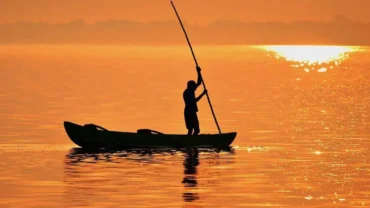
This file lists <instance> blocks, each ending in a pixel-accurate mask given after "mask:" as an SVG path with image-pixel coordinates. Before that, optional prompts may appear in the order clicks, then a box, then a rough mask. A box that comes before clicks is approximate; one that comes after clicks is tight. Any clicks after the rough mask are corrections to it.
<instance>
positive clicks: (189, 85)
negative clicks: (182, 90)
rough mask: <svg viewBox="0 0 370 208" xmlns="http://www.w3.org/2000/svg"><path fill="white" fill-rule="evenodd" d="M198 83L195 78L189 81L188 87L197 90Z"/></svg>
mask: <svg viewBox="0 0 370 208" xmlns="http://www.w3.org/2000/svg"><path fill="white" fill-rule="evenodd" d="M196 86H197V84H195V82H194V81H193V80H190V81H188V89H189V90H195V88H196Z"/></svg>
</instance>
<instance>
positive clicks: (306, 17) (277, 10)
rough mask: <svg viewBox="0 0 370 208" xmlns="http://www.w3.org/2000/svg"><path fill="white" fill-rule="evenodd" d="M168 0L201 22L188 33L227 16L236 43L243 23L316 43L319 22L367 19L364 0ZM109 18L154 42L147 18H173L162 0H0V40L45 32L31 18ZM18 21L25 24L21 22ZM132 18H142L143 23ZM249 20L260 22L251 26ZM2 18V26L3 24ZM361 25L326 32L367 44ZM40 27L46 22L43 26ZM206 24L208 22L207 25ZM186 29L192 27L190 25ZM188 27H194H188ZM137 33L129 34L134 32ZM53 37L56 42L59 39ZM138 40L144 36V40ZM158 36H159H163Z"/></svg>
mask: <svg viewBox="0 0 370 208" xmlns="http://www.w3.org/2000/svg"><path fill="white" fill-rule="evenodd" d="M174 3H175V5H176V7H177V10H178V11H179V13H180V16H181V18H182V19H183V21H184V22H186V23H187V24H189V25H190V26H188V27H191V26H198V27H202V28H201V29H203V30H202V32H200V31H201V29H199V30H198V31H196V32H193V33H197V32H198V33H203V34H208V35H209V34H211V33H212V32H213V33H214V32H216V33H219V34H222V32H221V31H224V30H225V22H229V23H230V25H231V26H233V28H230V26H226V27H227V28H228V29H231V30H230V31H231V34H235V36H237V33H238V32H240V30H241V29H240V28H237V27H241V28H243V29H242V30H243V31H241V33H240V37H236V40H238V41H239V40H240V41H239V42H240V43H242V42H247V43H253V42H256V41H251V39H250V38H249V39H248V38H245V39H243V38H242V37H241V36H245V35H247V36H248V35H250V34H246V33H247V31H246V28H249V29H251V30H252V31H251V32H252V33H258V34H260V33H265V34H264V35H262V37H261V40H258V41H257V42H263V40H262V39H268V40H272V41H270V42H272V43H274V42H276V41H275V40H273V37H269V36H268V34H267V32H269V33H272V34H274V35H281V34H280V31H281V30H284V31H285V32H283V33H284V34H287V33H289V31H290V32H291V33H292V34H293V33H296V34H297V32H301V33H298V34H300V35H302V36H309V38H307V41H303V42H302V43H311V42H312V43H315V42H317V43H321V42H322V41H324V42H325V41H327V40H328V41H327V42H328V43H332V42H333V41H331V40H329V39H331V37H321V36H322V35H323V34H324V33H325V32H327V31H324V30H323V28H325V25H323V24H326V23H327V22H333V21H335V20H338V19H339V20H340V21H339V22H341V24H342V23H343V22H344V23H345V22H346V21H347V20H349V21H352V23H353V24H357V23H358V22H360V23H367V22H370V12H368V8H370V1H369V0H201V1H200V0H174ZM338 17H339V18H338ZM112 21H120V22H121V23H120V24H119V25H120V27H121V28H124V27H127V25H125V24H122V22H130V21H132V22H136V25H135V26H133V25H132V24H131V25H130V26H131V29H132V28H134V29H133V30H138V32H137V34H140V30H142V29H141V28H146V29H144V30H146V32H147V34H150V36H151V37H150V38H149V39H150V40H149V39H147V40H146V41H148V42H153V41H154V42H155V41H156V40H157V39H155V38H153V37H155V34H152V33H151V32H149V33H148V31H151V30H153V28H154V26H157V25H155V24H153V23H156V22H158V21H165V22H166V21H167V22H168V21H173V22H175V21H177V20H176V16H175V14H174V12H173V9H172V7H171V4H170V2H169V1H168V0H140V1H136V0H135V1H133V0H104V1H101V0H99V1H97V0H63V1H55V0H53V1H51V0H33V1H29V0H0V25H1V26H3V27H2V28H3V29H2V31H1V28H0V32H2V33H4V34H3V35H1V34H0V37H1V38H3V41H2V42H1V41H0V43H4V42H9V41H10V42H11V41H13V42H22V41H23V42H27V41H28V42H32V41H34V42H37V41H39V40H40V39H42V38H41V37H40V35H39V34H40V33H45V30H46V29H45V28H44V29H43V30H41V29H40V25H38V26H37V28H35V24H36V23H44V24H58V25H61V26H60V27H61V28H65V24H67V25H70V23H71V22H72V24H74V23H76V22H83V23H84V24H90V25H91V24H96V23H97V22H98V23H99V25H100V26H101V24H105V23H106V24H107V25H108V26H109V25H111V23H112ZM299 21H306V22H307V21H308V22H313V23H315V25H310V27H312V28H308V29H310V30H311V31H313V32H311V34H308V33H307V32H305V33H303V32H302V31H301V30H302V29H300V25H302V24H300V23H299ZM23 22H26V23H27V24H29V25H25V24H24V23H23ZM102 22H103V23H102ZM219 22H223V27H220V25H219V27H218V28H217V27H216V28H214V27H215V25H217V24H219ZM297 22H298V23H297ZM138 23H145V25H142V24H138ZM239 23H243V24H244V25H240V24H239ZM255 23H258V24H261V25H260V26H256V25H255ZM4 24H5V25H6V26H4ZM63 24H64V25H63ZM251 24H252V25H251ZM282 24H292V25H290V26H289V27H288V28H287V26H286V25H282ZM9 25H13V27H11V28H9ZM77 25H78V24H77ZM148 25H152V26H153V27H152V26H150V27H149V26H148ZM303 25H306V24H303ZM80 26H81V28H83V27H85V28H86V26H84V25H83V24H82V25H81V24H80ZM367 26H369V24H364V25H358V24H357V25H349V24H346V25H345V26H343V27H342V26H338V25H336V26H330V27H329V30H330V31H329V32H328V33H330V34H335V33H336V34H339V36H340V37H335V39H336V41H334V43H337V42H338V43H339V44H340V43H343V44H350V43H351V44H352V43H356V41H357V40H358V43H359V44H369V43H367V38H366V37H365V36H368V35H369V34H368V33H369V32H370V31H369V29H368V28H367ZM45 27H46V28H48V27H49V26H45ZM60 27H59V29H55V30H54V33H55V34H54V33H53V32H51V31H48V34H50V35H54V36H58V34H59V33H57V30H62V29H61V28H60ZM166 27H173V25H172V24H168V25H167V26H163V25H162V29H163V28H165V30H163V31H162V34H163V33H172V32H173V31H174V30H171V29H169V28H166ZM210 27H212V28H211V29H210ZM270 27H275V28H276V31H269V30H271V29H270ZM14 28H16V29H14ZM261 28H264V29H261ZM351 28H357V29H355V30H353V31H350V33H351V34H349V32H348V30H352V29H351ZM176 29H178V28H176ZM190 30H193V29H191V28H190ZM194 30H197V29H196V28H194ZM267 30H268V31H267ZM89 31H90V32H91V31H94V33H96V32H98V33H99V34H100V35H99V36H100V37H102V39H104V37H107V36H110V37H111V36H114V34H113V32H112V31H107V30H106V28H105V29H103V28H101V27H97V28H94V29H90V30H89ZM27 33H30V34H33V37H34V39H30V38H29V37H26V36H25V34H27ZM77 33H78V34H79V36H84V34H85V33H88V31H77V32H76V31H75V29H74V31H71V32H70V33H68V32H66V33H65V34H63V35H64V37H65V36H66V35H70V34H77ZM80 33H81V34H80ZM122 33H123V32H122ZM312 33H314V34H312ZM321 33H322V34H321ZM341 33H345V34H341ZM137 34H135V35H134V36H137ZM317 34H318V35H319V36H320V37H318V38H316V39H315V38H314V36H317ZM22 35H23V36H24V37H23V36H22ZM176 35H177V34H176ZM200 35H201V34H200ZM85 36H86V34H85ZM259 36H261V35H259ZM265 37H266V38H265ZM284 37H285V38H283V39H284V40H286V39H287V38H288V37H287V36H284ZM333 38H334V37H333ZM36 39H37V40H36ZM56 39H58V38H56ZM64 39H65V38H64ZM67 39H68V38H67ZM69 39H70V40H75V42H78V41H79V39H78V38H74V37H70V38H69ZM96 39H99V38H96ZM219 39H220V38H219ZM221 39H222V38H221ZM277 39H279V38H277ZM308 39H310V40H308ZM342 39H343V40H345V41H343V40H342ZM211 40H212V41H218V40H216V39H214V38H211ZM45 41H46V42H48V39H47V38H46V39H45ZM54 41H56V42H58V41H59V40H54ZM64 41H65V40H64ZM104 41H105V40H95V42H104ZM140 41H144V42H145V40H140ZM300 41H301V40H295V41H290V42H292V43H296V42H298V43H299V42H300ZM93 42H94V41H93ZM118 42H125V40H120V41H118ZM158 42H163V40H160V41H158ZM170 42H171V41H170ZM172 42H173V41H172ZM223 42H225V41H223ZM288 42H289V41H288ZM365 42H366V43H365Z"/></svg>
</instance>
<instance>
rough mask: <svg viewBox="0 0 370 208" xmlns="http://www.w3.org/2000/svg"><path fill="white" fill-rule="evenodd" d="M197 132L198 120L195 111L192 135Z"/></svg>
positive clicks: (198, 130)
mask: <svg viewBox="0 0 370 208" xmlns="http://www.w3.org/2000/svg"><path fill="white" fill-rule="evenodd" d="M199 133H200V129H199V121H198V116H197V113H195V117H194V133H193V135H198V134H199Z"/></svg>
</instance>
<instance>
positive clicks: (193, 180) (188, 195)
mask: <svg viewBox="0 0 370 208" xmlns="http://www.w3.org/2000/svg"><path fill="white" fill-rule="evenodd" d="M198 165H199V151H198V149H188V150H187V151H186V154H185V160H184V179H183V180H182V183H183V184H184V186H185V187H186V189H185V192H184V194H183V199H184V201H186V202H192V201H195V200H197V199H199V194H198V193H195V192H194V189H196V187H197V185H198V182H197V177H196V175H197V166H198Z"/></svg>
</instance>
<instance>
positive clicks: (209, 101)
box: [171, 1, 221, 134]
mask: <svg viewBox="0 0 370 208" xmlns="http://www.w3.org/2000/svg"><path fill="white" fill-rule="evenodd" d="M171 4H172V7H173V9H174V10H175V13H176V16H177V18H178V19H179V22H180V25H181V28H182V30H183V31H184V34H185V37H186V40H187V41H188V44H189V47H190V51H191V54H192V55H193V58H194V62H195V65H196V66H197V67H198V66H199V65H198V61H197V58H196V57H195V54H194V51H193V47H191V44H190V40H189V37H188V35H187V33H186V31H185V27H184V25H183V24H182V21H181V19H180V16H179V14H178V13H177V10H176V7H175V5H174V4H173V2H172V1H171ZM199 75H200V77H201V79H202V84H203V87H204V89H205V90H206V89H207V88H206V84H205V83H204V79H203V77H202V74H201V73H200V72H199ZM206 95H207V100H208V103H209V107H210V108H211V111H212V115H213V118H214V120H215V123H216V125H217V129H218V132H219V133H220V134H221V129H220V126H219V125H218V122H217V119H216V115H215V112H214V111H213V107H212V104H211V99H210V98H209V94H208V92H207V94H206Z"/></svg>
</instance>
